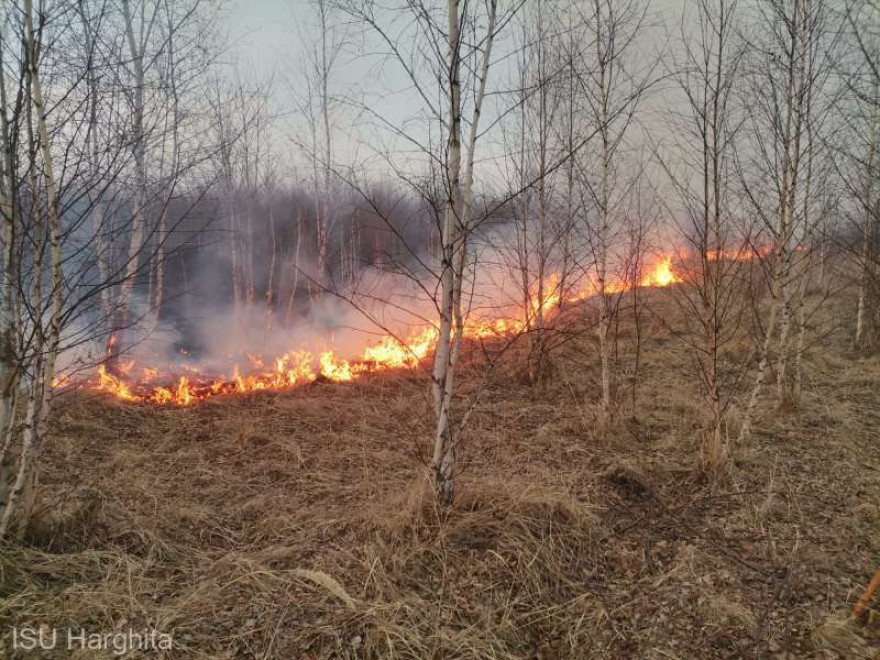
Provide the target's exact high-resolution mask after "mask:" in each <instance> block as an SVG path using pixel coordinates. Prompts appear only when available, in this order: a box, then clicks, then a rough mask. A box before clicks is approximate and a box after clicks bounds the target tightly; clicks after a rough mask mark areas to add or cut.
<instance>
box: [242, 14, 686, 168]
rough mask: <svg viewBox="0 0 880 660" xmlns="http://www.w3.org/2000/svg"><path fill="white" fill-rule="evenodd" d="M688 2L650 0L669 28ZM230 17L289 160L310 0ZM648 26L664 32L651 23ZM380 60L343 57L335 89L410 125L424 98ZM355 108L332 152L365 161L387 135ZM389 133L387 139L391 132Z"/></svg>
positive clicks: (309, 31) (498, 80)
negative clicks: (264, 88)
mask: <svg viewBox="0 0 880 660" xmlns="http://www.w3.org/2000/svg"><path fill="white" fill-rule="evenodd" d="M431 1H433V2H437V3H440V2H441V0H431ZM527 1H531V0H527ZM687 2H688V0H650V5H649V10H650V12H651V14H652V16H657V15H660V16H664V17H665V18H666V19H667V22H668V26H669V29H670V30H672V31H673V32H677V28H676V25H677V21H676V19H675V17H677V16H679V15H680V13H681V12H682V10H683V8H684V7H686V6H687ZM383 4H389V3H383ZM226 19H227V32H228V34H229V36H230V39H229V45H230V58H231V59H232V60H233V61H235V62H236V63H237V66H238V71H239V75H240V76H241V77H242V78H243V79H244V80H245V81H247V80H249V79H250V80H252V81H254V82H256V83H258V82H265V81H267V80H271V89H272V95H273V101H274V109H275V113H276V115H277V117H278V121H277V123H276V130H278V131H279V136H278V140H277V141H276V142H277V144H278V145H279V146H280V147H281V151H283V152H285V153H283V154H279V155H280V156H281V157H282V158H283V159H285V161H286V162H288V161H287V159H288V158H290V154H291V153H292V152H293V151H295V149H294V148H293V140H294V138H292V137H291V136H293V135H297V134H301V133H303V132H304V130H305V129H304V125H303V123H302V120H301V115H300V114H298V113H297V112H296V107H295V104H294V102H293V100H292V97H293V94H295V92H296V90H299V91H301V90H302V85H301V82H300V80H301V79H300V78H299V76H300V75H301V72H302V69H303V57H302V53H303V49H304V48H306V47H307V46H308V44H309V42H310V41H311V40H312V39H314V37H315V34H316V33H317V30H316V29H315V27H314V21H315V19H314V13H313V10H312V8H311V7H310V0H230V4H229V5H228V9H227V12H226ZM670 19H671V20H670ZM648 32H649V33H650V34H652V35H658V34H659V32H658V31H657V30H654V29H649V30H648ZM496 52H498V50H497V48H496ZM378 62H379V59H378V58H375V57H374V58H372V59H371V58H364V57H356V58H352V57H351V56H350V55H346V56H344V58H343V60H342V62H341V64H340V66H338V67H337V70H336V71H335V73H334V77H335V83H334V85H335V89H336V92H337V93H338V94H342V95H350V96H351V97H353V98H354V97H357V98H362V94H364V93H367V92H369V93H372V96H371V97H370V99H369V103H368V105H369V107H370V110H371V111H373V112H375V113H376V117H381V120H382V121H387V122H388V123H390V124H393V125H395V126H403V125H406V126H411V125H412V124H411V123H408V122H411V120H412V119H413V117H414V116H415V115H416V114H417V113H418V112H419V111H420V109H421V107H422V105H421V101H420V99H419V98H418V96H417V95H416V94H415V93H414V92H413V90H412V89H411V87H410V85H409V84H408V80H407V78H406V76H405V74H403V72H402V70H401V69H399V68H397V67H393V66H388V67H383V68H382V69H381V71H380V70H379V65H378ZM492 76H494V79H493V78H492ZM509 78H510V74H509V73H508V72H504V71H503V70H502V69H500V68H498V69H496V70H495V71H493V72H492V75H491V76H490V87H491V86H492V83H493V82H494V84H495V85H496V86H504V85H505V83H507V81H508V80H509ZM380 80H381V82H380ZM340 112H343V111H341V110H340V109H339V108H337V113H340ZM352 112H354V111H353V110H349V111H348V116H341V115H340V120H339V121H338V122H337V130H336V131H335V132H334V134H335V135H337V138H336V142H335V144H334V153H336V154H338V157H339V158H340V159H342V160H344V161H345V162H347V163H354V162H362V163H363V164H366V163H367V162H368V161H369V159H370V157H371V156H372V155H373V154H374V153H375V152H374V148H375V145H376V144H381V143H382V139H383V136H381V135H379V133H377V132H376V130H375V129H374V128H373V126H374V125H375V123H374V122H365V121H361V120H360V119H359V118H357V117H354V116H353V115H352V114H351V113H352ZM486 114H488V112H487V113H486ZM484 121H486V119H484ZM367 123H370V125H371V127H370V132H369V134H368V133H367V131H366V130H365V126H366V125H367ZM343 125H345V127H346V128H345V129H344V130H353V129H351V128H350V127H351V126H353V125H354V126H357V127H358V128H357V129H354V130H358V134H357V135H352V134H350V133H349V134H345V135H344V134H343V133H342V131H343ZM384 137H385V138H387V134H386V135H385V136H384ZM368 144H369V146H367V145H368ZM294 160H295V159H294ZM289 162H293V161H289Z"/></svg>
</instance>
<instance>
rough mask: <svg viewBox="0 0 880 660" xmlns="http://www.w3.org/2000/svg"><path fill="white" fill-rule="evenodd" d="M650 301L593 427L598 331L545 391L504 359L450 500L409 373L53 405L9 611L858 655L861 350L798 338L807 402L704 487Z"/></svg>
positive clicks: (871, 515) (402, 651) (868, 479)
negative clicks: (636, 382)
mask: <svg viewBox="0 0 880 660" xmlns="http://www.w3.org/2000/svg"><path fill="white" fill-rule="evenodd" d="M665 316H667V317H668V314H666V315H665ZM660 318H661V315H658V317H657V318H655V320H654V321H652V322H651V323H650V327H648V328H647V329H646V337H647V339H646V340H645V344H644V356H643V358H644V363H643V365H642V378H643V381H644V382H643V385H642V388H641V392H640V398H639V404H638V407H637V408H636V410H635V411H634V412H633V411H631V410H630V411H628V412H627V413H626V415H625V416H624V418H623V419H621V420H620V422H619V423H618V424H617V425H616V426H615V427H614V428H613V429H612V430H611V432H610V433H609V434H608V435H607V436H605V437H600V436H599V435H598V434H597V432H596V429H595V425H594V423H593V418H592V416H591V410H590V406H591V405H592V403H593V402H594V401H595V394H594V393H595V392H596V391H597V388H596V372H595V364H593V361H592V357H591V356H592V355H593V353H592V351H593V349H592V339H591V338H590V336H589V335H587V336H584V337H582V338H580V339H578V340H577V341H572V342H569V343H568V344H566V346H565V347H564V348H563V349H562V350H560V352H559V354H558V355H557V356H556V357H555V370H554V377H553V378H552V379H551V381H550V382H549V383H548V384H547V385H546V386H543V387H532V386H529V385H527V384H525V383H522V382H521V379H519V378H518V377H517V374H518V372H517V368H516V364H517V360H518V359H519V356H517V355H516V354H515V353H511V354H510V355H509V360H508V363H507V364H506V365H502V366H500V367H499V368H498V369H497V370H496V372H495V373H494V375H493V376H492V377H491V378H490V379H489V382H488V383H487V385H486V386H485V391H484V392H483V394H482V396H481V397H480V399H479V401H478V403H477V405H476V407H475V408H474V411H473V414H472V416H471V419H470V423H469V425H468V427H467V429H466V431H465V433H464V437H463V441H462V442H463V446H462V452H461V453H462V456H461V458H462V466H463V470H462V474H461V476H460V478H459V482H458V496H457V499H456V502H455V505H454V506H453V507H452V508H451V509H449V510H444V509H441V508H439V507H438V506H437V505H436V503H435V501H434V499H433V496H432V495H431V492H430V488H428V485H427V484H426V482H425V470H424V454H425V453H426V443H425V438H427V437H429V435H430V405H429V401H428V398H427V381H426V377H425V375H424V374H397V375H386V376H381V377H379V376H377V377H372V378H368V379H364V380H362V381H360V382H358V383H355V384H352V385H333V384H327V383H317V384H315V385H314V386H311V387H308V388H304V389H300V390H297V391H295V392H293V393H290V394H267V395H263V396H253V397H247V398H235V397H232V398H226V399H222V400H214V401H210V402H207V403H205V404H202V405H198V406H195V407H191V408H187V409H171V408H167V409H156V408H151V407H137V406H129V405H125V404H118V403H114V402H108V401H104V400H89V399H83V398H80V399H74V400H71V401H69V402H67V405H66V406H65V407H64V408H63V410H62V411H61V413H60V415H59V417H58V419H57V420H56V424H55V430H54V433H53V442H52V444H51V446H50V447H49V448H48V456H47V465H46V468H45V470H44V473H43V475H42V484H41V501H42V502H43V503H44V508H43V509H42V511H41V512H40V514H39V516H38V519H37V523H36V524H35V525H34V526H33V529H32V530H31V532H32V533H31V538H30V541H29V543H28V544H27V545H25V546H23V547H5V548H3V549H2V554H0V624H2V625H4V626H8V625H40V624H47V625H49V626H52V627H56V628H63V627H67V626H71V627H76V628H79V627H84V628H86V629H88V630H91V631H113V630H124V629H127V628H129V627H131V628H134V629H142V628H148V627H155V628H158V629H160V630H162V631H165V632H171V633H173V634H174V638H175V644H176V648H175V650H174V651H173V652H172V653H171V654H170V655H169V656H168V657H169V658H175V659H176V658H190V657H192V658H236V659H237V658H279V659H282V660H288V659H297V658H303V659H306V658H401V659H404V658H412V659H422V658H444V659H446V658H499V659H501V658H544V659H547V658H658V659H659V658H680V659H682V660H690V659H692V658H701V659H702V658H707V659H708V658H835V657H837V658H851V657H872V655H871V654H874V655H875V656H876V648H877V645H876V642H875V641H874V640H873V639H872V635H873V631H872V629H871V628H870V627H869V628H868V630H867V631H865V630H856V629H854V628H852V627H850V626H846V625H842V624H841V623H840V618H841V617H842V616H845V615H846V612H847V611H848V608H849V607H850V606H851V604H852V603H853V602H854V601H855V600H856V599H857V598H858V596H859V592H860V589H861V587H862V586H863V584H864V583H865V582H866V581H867V580H868V579H869V578H870V576H871V574H872V573H873V571H874V570H875V569H876V568H877V562H878V560H880V533H878V532H880V490H878V484H880V465H878V463H877V460H876V459H875V456H876V447H877V444H876V442H877V435H876V429H877V424H878V422H880V387H878V379H880V358H878V357H876V356H875V357H869V358H862V359H854V358H853V356H851V355H849V354H848V352H847V349H846V344H845V340H844V338H843V336H842V335H833V336H832V337H831V338H830V339H828V340H826V341H825V342H823V344H821V345H816V346H814V347H813V348H811V350H810V354H809V355H808V359H807V374H808V381H807V391H806V394H805V397H804V400H803V401H802V402H801V404H800V405H799V406H798V407H797V408H796V409H793V410H788V411H784V412H781V413H774V412H773V411H772V410H770V409H769V408H765V409H763V410H762V417H761V420H760V422H759V423H758V425H757V428H756V432H755V434H754V436H753V438H752V439H751V440H750V442H749V443H748V445H747V446H743V447H735V448H734V449H733V455H734V461H733V464H732V466H731V470H730V472H729V474H728V475H727V476H726V477H725V480H724V481H723V482H722V483H721V484H719V485H717V487H716V488H714V489H711V488H709V487H708V486H707V485H706V484H705V483H704V481H703V480H702V479H701V477H700V475H699V471H698V470H697V469H696V467H697V463H698V461H697V455H698V452H697V440H698V436H699V429H700V417H699V415H700V410H701V402H700V398H699V395H698V392H697V391H696V390H695V389H693V387H692V386H691V385H690V383H692V382H693V380H694V379H693V377H692V375H691V374H690V373H689V369H690V367H689V363H688V359H687V357H686V353H685V351H684V349H683V347H682V346H681V345H680V344H679V343H677V342H676V341H675V340H674V339H672V338H671V337H670V336H669V334H668V332H667V331H666V330H664V325H663V324H662V323H660V320H659V319H660ZM479 375H480V372H479V369H478V366H476V365H474V366H473V367H472V370H471V371H466V372H465V374H464V375H463V378H462V381H461V382H462V385H463V388H464V390H465V391H466V392H467V391H468V390H470V391H471V392H472V391H473V390H475V389H476V388H477V387H478V386H479V385H478V384H479V382H480V378H479ZM735 431H736V429H731V436H735ZM4 640H5V643H6V644H7V645H8V643H9V636H8V635H6V637H5V638H4ZM872 649H874V650H872ZM6 652H7V654H10V651H9V649H8V646H7V651H6ZM66 653H67V652H66V651H65V652H63V654H61V655H59V656H57V657H69V656H68V655H66ZM854 654H855V655H854ZM108 655H109V654H108ZM84 657H101V656H84ZM132 657H136V656H132Z"/></svg>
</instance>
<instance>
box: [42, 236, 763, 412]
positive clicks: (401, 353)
mask: <svg viewBox="0 0 880 660" xmlns="http://www.w3.org/2000/svg"><path fill="white" fill-rule="evenodd" d="M746 253H747V254H749V255H752V257H755V256H760V254H761V252H760V251H758V250H749V251H748V252H746V251H740V252H737V253H736V254H735V255H734V254H733V253H731V256H728V254H727V253H726V252H724V253H722V255H721V257H722V258H723V259H728V258H729V259H731V260H738V261H739V260H746V259H748V258H751V257H744V256H743V255H744V254H746ZM707 256H708V257H709V258H710V259H713V260H714V259H717V258H718V255H716V254H713V253H707ZM682 281H683V280H682V278H681V277H680V275H679V274H678V273H676V266H675V262H674V261H673V257H671V256H666V257H663V258H662V259H660V260H659V261H657V262H656V263H655V264H654V265H653V267H652V268H651V269H650V270H649V271H648V272H647V273H646V274H645V276H644V277H643V278H642V280H641V281H640V282H639V283H638V286H641V287H668V286H671V285H674V284H677V283H680V282H682ZM632 288H633V285H632V283H629V282H627V281H617V280H613V279H612V280H606V282H605V285H604V289H605V292H606V293H607V294H617V293H623V292H626V291H629V290H630V289H632ZM598 290H599V288H598V286H597V285H596V283H595V282H587V283H586V284H585V285H584V286H581V287H580V288H579V289H577V290H565V291H563V289H562V286H561V278H560V276H559V275H556V274H554V275H551V276H549V277H548V278H546V280H545V281H544V283H543V300H541V301H540V302H539V300H538V298H539V296H538V291H537V287H533V289H532V294H531V300H530V302H529V305H528V308H527V311H525V310H521V311H520V312H519V314H516V315H514V316H513V317H500V318H471V319H468V320H467V321H466V322H465V326H464V328H463V329H462V333H463V336H464V337H465V338H466V339H469V340H485V339H489V340H491V339H496V338H499V337H513V336H515V335H517V334H520V333H522V332H523V331H524V330H525V329H526V328H527V327H528V326H529V325H531V324H532V323H534V320H535V317H536V315H537V313H538V311H541V312H542V313H543V315H544V316H545V318H546V317H549V316H551V315H553V314H555V313H557V310H558V309H559V308H561V307H564V304H574V303H577V302H578V301H582V300H585V299H587V298H590V297H592V296H595V295H596V294H597V293H598ZM438 338H439V332H438V330H437V328H436V327H434V326H427V327H423V328H418V329H416V330H414V331H413V332H412V333H411V334H410V335H409V336H407V337H395V336H391V335H386V336H383V337H381V338H380V339H379V341H378V342H376V343H375V344H374V345H372V346H368V347H367V348H365V349H364V351H363V353H362V355H361V357H360V358H359V359H357V360H346V359H341V358H339V357H338V356H337V355H336V354H335V353H334V352H333V351H332V350H324V351H322V352H320V353H319V354H318V355H317V357H316V356H315V355H313V354H312V353H310V352H308V351H303V350H293V351H290V352H288V353H285V354H283V355H280V356H278V357H275V358H271V359H270V358H266V357H264V356H261V355H256V354H251V355H247V356H245V357H246V360H245V363H246V364H247V369H246V370H245V372H244V373H243V372H242V371H241V369H240V368H239V367H238V366H236V367H235V368H234V369H233V372H232V374H231V375H223V374H216V375H213V376H212V375H206V374H204V373H202V372H200V370H199V369H197V368H195V367H193V366H191V365H182V366H181V367H179V369H178V375H176V376H174V375H172V374H168V373H163V372H161V371H160V370H158V369H156V368H152V367H141V368H139V369H136V368H135V363H134V361H128V362H123V363H118V364H117V367H116V370H115V372H114V373H110V372H108V371H107V368H106V367H105V365H103V364H102V365H100V366H99V367H98V371H97V374H96V377H95V378H94V379H92V380H90V381H89V382H88V383H87V385H88V386H90V387H92V388H93V389H96V390H100V391H103V392H107V393H110V394H112V395H113V396H116V397H117V398H119V399H122V400H123V401H130V402H142V403H154V404H159V405H167V404H175V405H179V406H186V405H190V404H193V403H196V402H198V401H202V400H204V399H207V398H209V397H212V396H217V395H222V394H243V393H247V392H255V391H265V390H281V389H285V388H290V387H295V386H300V385H305V384H308V383H312V382H315V381H316V380H318V379H319V378H320V379H322V380H326V381H333V382H340V383H346V382H351V381H353V380H355V379H357V378H358V377H360V376H361V375H363V374H366V373H373V372H381V371H388V370H400V369H413V368H416V367H418V366H419V365H421V364H422V363H423V362H424V361H425V359H426V358H428V357H429V356H430V354H431V353H432V352H433V350H434V347H435V345H436V343H437V340H438ZM112 342H115V336H114V337H111V343H112ZM181 371H182V372H185V373H186V374H187V375H185V376H184V375H179V373H180V372H181ZM135 374H137V376H135ZM64 382H66V380H65V381H64ZM161 382H164V383H165V385H164V386H162V385H159V384H158V383H161ZM169 383H173V384H169ZM61 384H62V381H61V380H59V382H58V385H61Z"/></svg>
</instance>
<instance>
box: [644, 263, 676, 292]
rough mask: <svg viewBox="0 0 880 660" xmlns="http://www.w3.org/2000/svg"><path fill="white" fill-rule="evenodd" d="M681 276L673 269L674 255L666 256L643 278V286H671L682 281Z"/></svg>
mask: <svg viewBox="0 0 880 660" xmlns="http://www.w3.org/2000/svg"><path fill="white" fill-rule="evenodd" d="M681 281H682V280H681V278H680V277H679V276H678V275H676V274H675V272H674V271H673V270H672V257H665V258H664V259H663V260H662V261H661V262H660V263H659V264H657V265H656V266H655V267H654V270H652V271H651V272H650V273H648V274H647V275H645V277H644V278H642V284H641V285H642V286H661V287H662V286H670V285H672V284H679V283H681Z"/></svg>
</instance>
